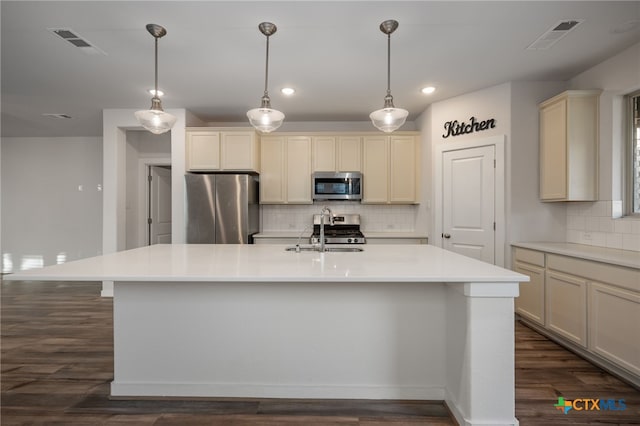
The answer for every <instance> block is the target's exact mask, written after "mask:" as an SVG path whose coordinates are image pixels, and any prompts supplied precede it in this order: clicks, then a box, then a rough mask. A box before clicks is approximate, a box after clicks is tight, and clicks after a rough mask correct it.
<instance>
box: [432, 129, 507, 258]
mask: <svg viewBox="0 0 640 426" xmlns="http://www.w3.org/2000/svg"><path fill="white" fill-rule="evenodd" d="M435 161H436V164H435V175H434V185H435V188H434V189H435V190H434V193H435V202H434V205H435V206H436V208H435V209H434V210H435V211H434V213H435V223H434V243H435V244H436V245H439V246H440V247H442V248H444V249H446V250H450V251H453V252H456V253H459V254H462V255H464V256H469V257H473V258H476V259H478V260H482V261H484V262H488V263H491V264H495V265H499V266H504V259H505V256H504V251H505V230H506V223H505V212H504V199H505V180H504V136H495V137H490V138H486V139H480V140H475V141H469V142H459V143H445V144H441V145H438V146H436V155H435Z"/></svg>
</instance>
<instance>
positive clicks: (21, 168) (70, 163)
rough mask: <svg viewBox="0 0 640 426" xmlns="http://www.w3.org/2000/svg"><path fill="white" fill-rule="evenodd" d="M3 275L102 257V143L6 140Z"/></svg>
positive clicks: (79, 139)
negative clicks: (91, 257) (96, 256)
mask: <svg viewBox="0 0 640 426" xmlns="http://www.w3.org/2000/svg"><path fill="white" fill-rule="evenodd" d="M1 144H2V145H1V150H2V165H1V171H2V194H1V197H2V254H3V260H4V261H3V272H11V271H17V270H21V269H27V268H28V267H37V266H43V265H44V266H46V265H52V264H56V263H58V262H61V261H70V260H74V259H81V258H85V257H90V256H95V255H98V254H100V253H101V252H102V233H101V223H102V138H99V137H73V138H61V137H56V138H2V141H1Z"/></svg>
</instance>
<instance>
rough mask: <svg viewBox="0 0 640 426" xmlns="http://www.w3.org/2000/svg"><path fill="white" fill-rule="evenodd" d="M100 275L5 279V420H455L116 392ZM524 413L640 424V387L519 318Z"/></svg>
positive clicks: (368, 404)
mask: <svg viewBox="0 0 640 426" xmlns="http://www.w3.org/2000/svg"><path fill="white" fill-rule="evenodd" d="M99 292H100V285H99V284H97V283H40V282H4V283H2V293H1V297H2V311H1V316H0V320H1V335H2V341H1V345H2V353H1V362H2V369H1V370H2V373H1V377H0V378H1V385H2V395H1V399H0V404H1V411H0V414H1V418H0V424H1V425H3V426H10V425H127V424H129V425H224V426H246V425H261V426H276V425H284V426H288V425H309V426H325V425H326V426H330V425H344V426H347V425H348V426H351V425H353V426H356V425H359V426H378V425H407V426H414V425H453V424H455V422H454V421H453V420H452V419H451V418H450V416H449V414H448V412H447V410H446V407H444V405H443V404H442V403H439V402H425V401H371V400H312V401H309V400H279V399H259V400H244V399H243V400H239V399H226V400H207V399H199V400H186V399H185V400H176V399H173V400H161V399H156V400H134V401H131V400H111V399H109V398H108V394H109V382H110V381H111V380H112V377H113V355H112V347H113V337H112V300H111V299H108V298H101V297H99ZM559 396H563V397H564V398H565V399H576V398H606V399H609V398H611V399H616V400H618V399H624V400H625V403H626V406H627V409H626V410H624V411H619V412H612V411H583V412H577V411H574V412H570V413H568V414H567V415H564V414H562V413H560V412H559V411H557V410H556V409H555V408H554V406H553V405H554V404H555V403H557V399H558V397H559ZM516 415H517V417H518V418H519V420H520V424H521V425H523V426H527V425H543V424H545V425H565V424H566V425H569V424H570V425H617V424H619V425H622V424H624V425H630V424H640V392H638V391H637V390H635V389H633V388H631V387H630V386H628V385H626V384H624V383H622V382H621V381H619V380H617V379H616V378H614V377H612V376H610V375H608V374H607V373H605V372H603V371H602V370H600V369H598V368H597V367H595V366H593V365H591V364H590V363H588V362H586V361H583V360H582V359H580V358H578V357H577V356H575V355H573V354H571V353H570V352H567V351H566V350H564V349H562V348H561V347H559V346H558V345H556V344H555V343H553V342H550V341H549V340H547V339H546V338H544V337H542V336H540V335H539V334H537V333H535V332H534V331H532V330H530V329H528V328H526V327H524V326H522V325H521V324H516Z"/></svg>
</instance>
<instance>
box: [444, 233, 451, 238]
mask: <svg viewBox="0 0 640 426" xmlns="http://www.w3.org/2000/svg"><path fill="white" fill-rule="evenodd" d="M442 238H451V235H449V234H442Z"/></svg>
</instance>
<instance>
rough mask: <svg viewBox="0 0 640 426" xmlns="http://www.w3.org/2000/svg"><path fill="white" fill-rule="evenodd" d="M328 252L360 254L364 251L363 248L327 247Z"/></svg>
mask: <svg viewBox="0 0 640 426" xmlns="http://www.w3.org/2000/svg"><path fill="white" fill-rule="evenodd" d="M324 249H325V250H326V251H338V252H340V251H343V252H359V251H364V249H363V248H362V247H325V248H324Z"/></svg>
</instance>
